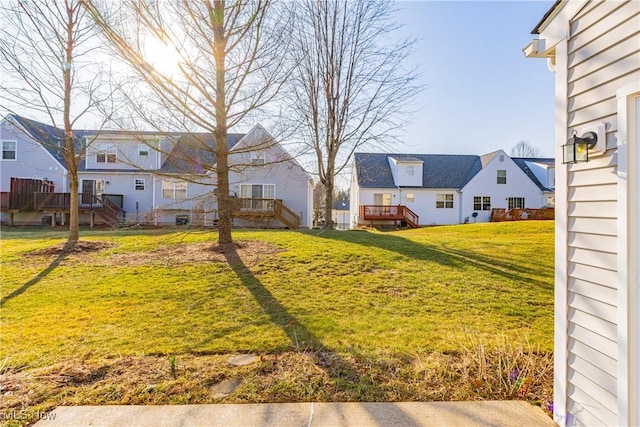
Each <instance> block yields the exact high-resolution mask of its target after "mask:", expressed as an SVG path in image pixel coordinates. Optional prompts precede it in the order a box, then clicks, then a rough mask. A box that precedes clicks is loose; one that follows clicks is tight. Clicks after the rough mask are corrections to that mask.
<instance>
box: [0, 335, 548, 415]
mask: <svg viewBox="0 0 640 427" xmlns="http://www.w3.org/2000/svg"><path fill="white" fill-rule="evenodd" d="M231 356H232V355H230V354H217V355H191V354H183V355H177V356H175V355H168V356H167V355H162V356H135V357H134V356H126V357H117V358H95V357H93V356H91V355H87V357H85V358H83V359H78V360H68V361H65V362H61V363H59V364H56V365H53V366H48V367H45V368H39V369H33V370H24V371H20V370H15V369H12V368H10V367H5V368H4V369H3V372H2V375H1V376H0V387H1V390H0V392H1V394H2V404H1V409H2V411H5V412H6V411H18V412H20V411H21V412H22V413H24V414H27V415H28V414H34V413H35V414H38V413H44V412H48V411H51V410H52V409H53V408H55V407H56V406H60V405H104V404H109V405H116V404H117V405H150V404H152V405H159V404H201V403H266V402H308V401H316V402H349V401H351V402H353V401H378V402H381V401H387V402H394V401H460V400H525V401H528V402H530V403H532V404H534V405H538V406H541V407H542V408H543V409H544V410H545V411H547V413H549V407H550V406H551V399H552V394H553V356H552V355H551V354H549V353H542V354H541V353H537V352H535V351H531V350H530V349H526V348H525V347H524V346H523V345H518V344H513V343H509V342H506V340H503V341H502V342H501V343H499V344H498V345H492V346H489V345H487V344H486V343H484V342H483V341H482V340H475V342H470V345H469V346H467V347H465V349H464V350H463V351H461V352H458V353H453V354H443V353H427V352H417V353H414V354H401V355H397V354H396V355H393V354H376V355H361V354H356V353H353V352H351V353H347V354H338V353H333V352H330V351H292V352H285V353H278V354H262V355H260V357H259V358H258V359H257V361H256V362H255V363H252V364H251V365H248V366H232V365H230V364H229V363H228V361H229V358H230V357H231ZM223 381H234V382H236V383H237V384H239V386H238V387H237V389H235V391H233V392H232V393H230V394H229V395H227V396H223V397H221V396H220V395H219V394H218V393H216V385H217V384H220V383H221V382H223ZM33 421H37V420H35V419H33V420H29V419H27V420H25V422H27V423H30V422H33Z"/></svg>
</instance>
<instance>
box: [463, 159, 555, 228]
mask: <svg viewBox="0 0 640 427" xmlns="http://www.w3.org/2000/svg"><path fill="white" fill-rule="evenodd" d="M501 156H502V157H501ZM501 158H502V161H501V160H500V159H501ZM498 170H504V171H506V174H507V183H506V184H498V183H497V173H498ZM476 196H478V197H483V196H485V197H490V198H491V208H492V209H493V208H503V209H507V208H508V198H509V197H522V198H524V200H525V207H526V208H530V209H538V208H541V207H542V206H544V205H546V204H547V200H546V196H544V195H543V193H542V190H541V189H540V188H539V187H538V186H537V185H536V184H535V183H534V182H533V181H532V180H531V178H529V177H528V176H527V175H526V174H525V173H524V172H523V171H522V169H520V167H518V165H516V164H515V163H514V161H513V160H511V158H510V157H509V156H508V155H507V154H506V153H505V152H504V151H502V150H500V151H498V152H497V154H496V155H495V156H493V158H492V159H491V161H489V162H488V163H487V164H486V165H484V167H483V168H482V170H481V171H480V172H478V173H477V174H476V175H475V176H474V177H473V178H472V179H471V180H470V181H469V182H468V183H467V185H465V186H464V188H463V189H462V218H463V219H464V218H465V217H469V218H470V221H471V222H488V221H489V220H490V217H491V211H490V210H489V211H482V210H481V211H476V210H474V209H473V208H474V205H473V198H474V197H476ZM473 212H477V213H478V216H477V217H476V218H475V219H474V218H473V217H472V214H473Z"/></svg>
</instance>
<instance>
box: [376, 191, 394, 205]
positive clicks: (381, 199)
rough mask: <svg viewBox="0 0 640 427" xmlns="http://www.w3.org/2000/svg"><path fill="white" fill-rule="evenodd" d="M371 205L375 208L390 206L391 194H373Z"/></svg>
mask: <svg viewBox="0 0 640 427" xmlns="http://www.w3.org/2000/svg"><path fill="white" fill-rule="evenodd" d="M373 204H374V205H377V206H391V193H383V194H374V195H373Z"/></svg>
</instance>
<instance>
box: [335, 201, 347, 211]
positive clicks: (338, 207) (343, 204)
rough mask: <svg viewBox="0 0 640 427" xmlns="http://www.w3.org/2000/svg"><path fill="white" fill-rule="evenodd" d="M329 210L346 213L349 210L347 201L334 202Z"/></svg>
mask: <svg viewBox="0 0 640 427" xmlns="http://www.w3.org/2000/svg"><path fill="white" fill-rule="evenodd" d="M331 208H332V209H333V210H334V211H348V210H349V199H346V200H336V201H334V202H333V205H331Z"/></svg>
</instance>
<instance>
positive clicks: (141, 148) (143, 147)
mask: <svg viewBox="0 0 640 427" xmlns="http://www.w3.org/2000/svg"><path fill="white" fill-rule="evenodd" d="M138 156H144V157H148V156H149V146H148V145H147V144H138Z"/></svg>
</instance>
